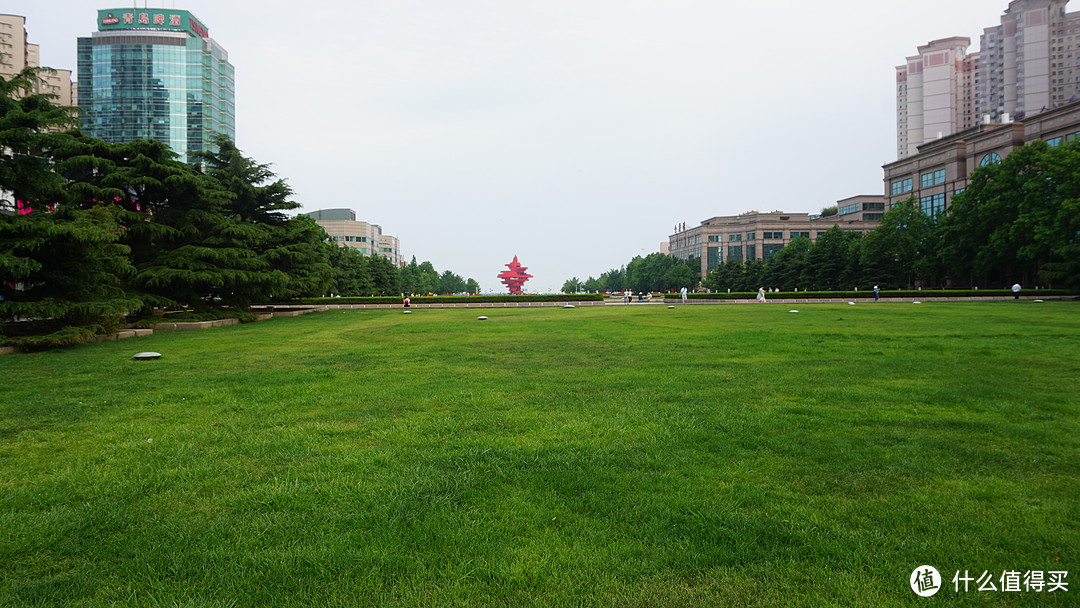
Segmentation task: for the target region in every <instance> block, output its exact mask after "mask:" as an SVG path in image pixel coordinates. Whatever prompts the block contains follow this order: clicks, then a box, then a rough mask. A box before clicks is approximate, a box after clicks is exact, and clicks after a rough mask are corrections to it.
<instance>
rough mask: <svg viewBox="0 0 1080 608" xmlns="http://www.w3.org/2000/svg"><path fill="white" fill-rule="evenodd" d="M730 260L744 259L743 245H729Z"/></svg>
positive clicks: (728, 254) (728, 255)
mask: <svg viewBox="0 0 1080 608" xmlns="http://www.w3.org/2000/svg"><path fill="white" fill-rule="evenodd" d="M727 257H728V261H729V262H730V261H731V260H742V245H728V248H727Z"/></svg>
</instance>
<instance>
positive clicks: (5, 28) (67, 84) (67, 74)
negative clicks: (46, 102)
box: [0, 15, 78, 106]
mask: <svg viewBox="0 0 1080 608" xmlns="http://www.w3.org/2000/svg"><path fill="white" fill-rule="evenodd" d="M39 51H40V49H39V48H38V45H36V44H31V43H30V42H29V35H28V34H27V32H26V17H21V16H19V15H0V76H3V77H4V79H7V80H10V79H11V78H12V77H13V76H15V75H16V74H18V73H19V72H21V71H22V70H23V69H25V68H37V67H41V61H40V59H39ZM75 91H76V88H75V86H74V85H72V83H71V70H61V69H57V68H51V69H50V70H44V71H41V72H39V73H38V78H37V82H35V84H34V90H33V91H32V92H33V93H44V94H48V95H54V96H55V97H56V99H55V102H56V103H57V104H58V105H62V106H76V105H78V101H77V100H76V98H75Z"/></svg>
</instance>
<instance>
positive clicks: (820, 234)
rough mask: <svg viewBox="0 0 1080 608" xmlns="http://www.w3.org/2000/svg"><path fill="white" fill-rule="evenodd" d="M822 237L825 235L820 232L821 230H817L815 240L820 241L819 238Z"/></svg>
mask: <svg viewBox="0 0 1080 608" xmlns="http://www.w3.org/2000/svg"><path fill="white" fill-rule="evenodd" d="M824 235H825V233H824V232H823V231H821V230H818V233H817V238H819V239H820V238H821V237H822V236H824Z"/></svg>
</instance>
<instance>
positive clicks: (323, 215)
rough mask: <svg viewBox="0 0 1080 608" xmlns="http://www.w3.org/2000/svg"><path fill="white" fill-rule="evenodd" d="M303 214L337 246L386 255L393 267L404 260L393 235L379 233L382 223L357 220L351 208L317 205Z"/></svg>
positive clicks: (399, 245)
mask: <svg viewBox="0 0 1080 608" xmlns="http://www.w3.org/2000/svg"><path fill="white" fill-rule="evenodd" d="M304 215H307V216H310V217H311V218H312V219H314V220H315V223H316V224H318V225H319V226H322V229H323V230H325V231H326V234H327V235H328V236H329V237H330V240H332V241H333V242H334V244H335V245H337V246H338V247H349V248H351V249H355V250H357V251H359V252H360V253H362V254H364V255H367V256H372V255H377V256H381V257H384V258H387V259H389V260H390V262H391V263H393V264H394V266H397V267H401V266H402V265H403V264H404V261H403V258H402V256H401V243H400V242H399V241H398V239H397V237H394V236H390V235H389V234H383V231H382V226H379V225H378V224H369V223H367V222H361V221H357V220H356V212H355V211H353V210H352V209H320V210H318V211H312V212H310V213H305V214H304Z"/></svg>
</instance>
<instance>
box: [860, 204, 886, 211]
mask: <svg viewBox="0 0 1080 608" xmlns="http://www.w3.org/2000/svg"><path fill="white" fill-rule="evenodd" d="M862 210H863V211H884V210H885V203H863V206H862Z"/></svg>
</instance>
